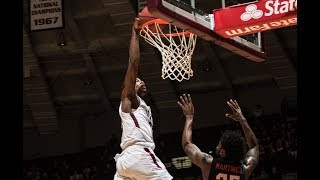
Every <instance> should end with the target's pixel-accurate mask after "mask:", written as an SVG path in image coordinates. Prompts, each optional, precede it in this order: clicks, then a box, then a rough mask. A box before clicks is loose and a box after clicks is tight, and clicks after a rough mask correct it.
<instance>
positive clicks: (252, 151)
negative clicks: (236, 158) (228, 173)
mask: <svg viewBox="0 0 320 180" xmlns="http://www.w3.org/2000/svg"><path fill="white" fill-rule="evenodd" d="M227 104H228V105H229V107H230V108H231V109H232V114H229V113H227V114H226V116H227V117H229V118H231V119H233V120H235V121H239V122H240V124H241V127H242V130H243V132H244V134H245V137H246V141H247V144H248V147H249V150H248V152H247V154H246V166H245V168H246V175H247V178H248V177H249V176H250V175H251V173H252V171H253V170H254V168H255V167H256V166H257V164H258V162H259V144H258V140H257V137H256V135H255V134H254V132H253V131H252V129H251V128H250V126H249V124H248V122H247V120H246V119H245V117H244V116H243V114H242V111H241V108H240V106H239V105H238V103H237V101H236V100H232V99H231V100H230V101H227Z"/></svg>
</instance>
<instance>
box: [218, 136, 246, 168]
mask: <svg viewBox="0 0 320 180" xmlns="http://www.w3.org/2000/svg"><path fill="white" fill-rule="evenodd" d="M245 145H246V144H245V141H244V138H243V137H242V135H241V133H240V132H238V131H225V132H224V133H223V134H222V136H221V138H220V141H219V144H218V145H217V147H216V154H217V155H218V156H220V157H222V158H225V159H228V160H231V161H236V162H239V161H241V160H242V159H243V158H244V155H245V147H246V146H245Z"/></svg>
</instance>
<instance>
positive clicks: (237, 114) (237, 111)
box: [226, 99, 246, 122]
mask: <svg viewBox="0 0 320 180" xmlns="http://www.w3.org/2000/svg"><path fill="white" fill-rule="evenodd" d="M227 104H228V105H229V107H230V108H231V110H232V114H229V113H226V117H228V118H231V119H233V120H235V121H239V122H242V121H245V120H246V119H245V118H244V117H243V114H242V112H241V108H240V106H239V105H238V103H237V101H236V100H232V99H230V101H227Z"/></svg>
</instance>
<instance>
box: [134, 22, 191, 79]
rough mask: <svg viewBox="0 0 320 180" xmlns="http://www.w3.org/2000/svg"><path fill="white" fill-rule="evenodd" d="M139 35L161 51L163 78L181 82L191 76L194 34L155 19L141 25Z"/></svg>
mask: <svg viewBox="0 0 320 180" xmlns="http://www.w3.org/2000/svg"><path fill="white" fill-rule="evenodd" d="M159 23H160V24H159ZM140 35H141V37H143V38H144V39H145V41H146V42H148V43H149V44H151V45H152V46H154V47H156V48H158V50H159V51H160V52H161V55H162V76H161V77H162V78H163V79H166V78H170V79H171V80H177V81H179V82H181V81H182V80H184V79H185V80H189V79H190V77H192V76H193V71H192V68H191V58H192V54H193V51H194V49H195V46H196V40H197V36H196V35H195V34H193V33H190V32H186V31H184V30H182V29H180V28H178V27H176V26H175V25H172V24H170V23H163V22H162V23H161V22H160V21H156V20H155V21H153V22H152V23H150V24H149V23H148V25H146V26H143V27H142V29H141V31H140Z"/></svg>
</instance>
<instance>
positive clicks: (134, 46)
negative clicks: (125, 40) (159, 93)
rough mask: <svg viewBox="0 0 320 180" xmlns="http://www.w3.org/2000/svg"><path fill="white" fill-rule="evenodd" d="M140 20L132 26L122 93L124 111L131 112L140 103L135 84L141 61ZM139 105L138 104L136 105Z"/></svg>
mask: <svg viewBox="0 0 320 180" xmlns="http://www.w3.org/2000/svg"><path fill="white" fill-rule="evenodd" d="M138 23H139V18H136V19H135V21H134V23H133V26H132V34H131V41H130V47H129V63H128V68H127V72H126V76H125V79H124V84H123V86H124V87H123V89H122V93H121V101H122V111H123V112H130V111H131V104H132V103H133V101H138V100H137V97H136V94H135V84H136V78H137V73H138V66H139V60H140V48H139V36H138V31H139V27H138ZM135 104H137V103H135Z"/></svg>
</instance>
